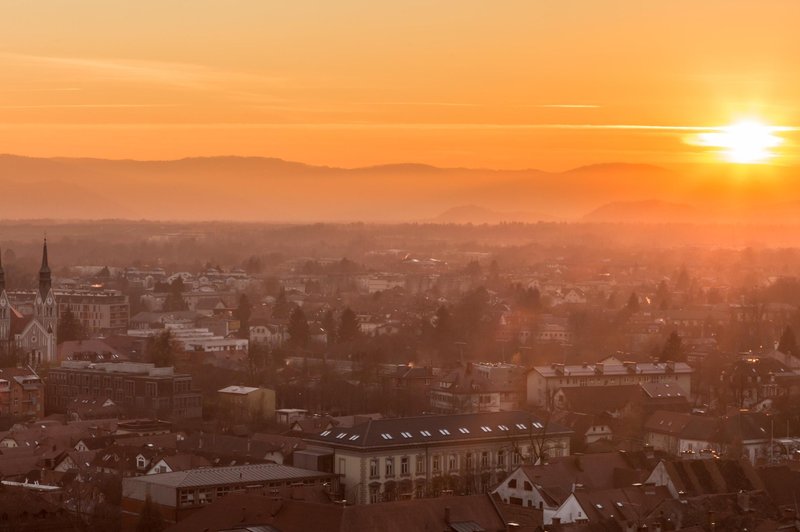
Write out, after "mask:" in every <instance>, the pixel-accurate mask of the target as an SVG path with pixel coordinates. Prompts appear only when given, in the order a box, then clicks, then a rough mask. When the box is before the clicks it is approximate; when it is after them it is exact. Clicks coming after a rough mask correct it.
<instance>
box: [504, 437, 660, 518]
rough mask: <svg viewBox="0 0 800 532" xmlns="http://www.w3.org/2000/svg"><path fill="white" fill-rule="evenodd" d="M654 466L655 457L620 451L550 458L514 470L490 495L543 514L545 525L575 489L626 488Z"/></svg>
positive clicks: (646, 474)
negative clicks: (546, 460) (543, 461)
mask: <svg viewBox="0 0 800 532" xmlns="http://www.w3.org/2000/svg"><path fill="white" fill-rule="evenodd" d="M656 463H657V460H656V459H655V456H653V457H652V458H650V457H648V455H646V454H644V453H626V452H622V451H615V452H609V453H596V454H587V455H571V456H564V457H559V458H553V459H550V460H549V461H548V462H547V463H546V464H537V465H522V466H520V467H518V468H517V469H515V470H514V471H513V472H512V473H511V474H510V475H509V476H508V477H507V478H506V479H505V480H503V481H502V482H501V483H500V484H499V485H498V486H497V488H495V490H494V492H493V493H494V494H495V495H497V496H498V497H499V498H500V500H501V501H502V502H504V503H506V504H512V505H517V506H522V507H526V508H534V509H539V510H541V511H543V513H544V514H543V519H544V523H545V524H548V523H550V521H551V519H552V517H553V515H554V514H555V512H556V510H557V509H558V508H559V507H560V506H561V505H562V504H563V503H564V502H565V501H566V500H567V498H568V497H569V496H570V494H572V493H573V492H575V491H576V489H584V490H607V489H612V488H622V487H626V486H630V485H632V484H634V483H637V482H641V481H642V480H644V479H645V478H646V477H647V476H648V475H649V473H650V472H651V471H652V468H653V466H654V465H655V464H656Z"/></svg>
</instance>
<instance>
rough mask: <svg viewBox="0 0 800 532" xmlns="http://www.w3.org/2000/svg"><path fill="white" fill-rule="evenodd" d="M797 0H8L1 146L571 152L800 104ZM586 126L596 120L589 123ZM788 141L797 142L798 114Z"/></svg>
mask: <svg viewBox="0 0 800 532" xmlns="http://www.w3.org/2000/svg"><path fill="white" fill-rule="evenodd" d="M798 21H800V2H797V1H796V0H759V1H752V0H747V1H744V0H741V1H740V0H702V1H698V0H670V1H647V2H641V1H634V0H624V1H613V0H558V1H545V0H504V1H502V2H486V1H473V0H450V1H444V0H441V1H435V2H431V1H429V0H427V1H421V0H420V1H417V0H403V1H402V2H375V1H374V0H373V1H370V0H359V1H357V0H337V1H329V0H318V1H314V2H310V1H300V0H292V1H290V2H286V1H280V2H279V1H272V0H213V1H212V0H171V1H168V2H165V1H163V0H154V1H144V0H139V1H137V2H114V1H109V0H81V1H80V2H75V1H74V0H41V1H36V2H31V1H27V0H6V1H4V2H3V8H2V16H0V95H2V98H0V152H4V153H15V154H23V155H34V156H92V157H110V158H136V159H153V158H158V159H163V158H178V157H185V156H195V155H222V154H237V155H264V156H274V157H281V158H285V159H291V160H298V161H303V162H308V163H314V164H329V165H337V166H362V165H371V164H380V163H389V162H412V161H413V162H424V163H430V164H436V165H443V166H470V167H495V168H523V167H537V168H543V169H564V168H568V167H572V166H577V165H580V164H587V163H595V162H606V161H626V162H652V163H657V164H673V163H683V162H690V161H698V160H701V161H707V160H710V159H711V155H709V154H708V153H707V151H708V150H707V149H705V148H702V147H698V146H690V145H688V144H687V143H686V142H685V141H684V139H685V137H686V132H684V131H680V130H674V129H660V128H653V129H645V128H630V129H615V128H610V127H607V126H614V125H642V126H679V127H684V126H717V125H721V124H726V123H729V122H731V121H734V120H736V119H739V118H741V117H757V118H760V119H761V120H763V121H765V122H767V123H770V124H777V125H782V126H795V125H797V124H800V116H799V115H800V38H798V36H797V23H798ZM587 126H591V127H587ZM783 136H784V138H785V142H784V144H783V145H782V146H781V147H780V151H779V156H778V157H777V158H776V159H774V161H775V162H778V163H781V164H796V163H798V162H800V159H798V157H797V156H795V155H793V154H794V153H796V151H797V150H796V147H797V142H798V141H800V135H798V134H797V133H795V132H788V133H785V134H783Z"/></svg>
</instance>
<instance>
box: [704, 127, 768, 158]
mask: <svg viewBox="0 0 800 532" xmlns="http://www.w3.org/2000/svg"><path fill="white" fill-rule="evenodd" d="M780 130H781V128H778V127H774V126H768V125H765V124H762V123H761V122H758V121H755V120H744V121H741V122H736V123H735V124H731V125H728V126H723V127H719V128H716V129H715V130H714V131H710V132H708V133H701V134H700V135H698V140H699V144H700V145H702V146H710V147H715V148H721V154H722V155H723V157H725V159H726V160H727V161H729V162H731V163H737V164H756V163H763V162H765V161H767V160H769V159H771V158H772V157H774V156H775V153H774V152H773V151H772V149H773V148H776V147H777V146H780V145H781V144H782V143H783V139H782V138H781V137H779V136H778V135H776V133H777V132H778V131H780Z"/></svg>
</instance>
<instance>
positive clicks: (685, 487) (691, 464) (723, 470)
mask: <svg viewBox="0 0 800 532" xmlns="http://www.w3.org/2000/svg"><path fill="white" fill-rule="evenodd" d="M662 463H663V465H664V468H665V470H666V472H667V474H668V475H669V477H670V480H672V484H673V485H674V486H675V489H676V490H678V491H682V492H684V493H686V494H687V496H690V497H691V496H698V495H713V494H724V493H738V492H740V491H757V490H763V489H764V483H763V482H762V481H761V479H760V478H759V477H758V475H757V474H756V472H755V469H753V466H752V465H751V464H750V462H748V461H747V460H730V459H713V460H711V459H709V460H664V461H663V462H662Z"/></svg>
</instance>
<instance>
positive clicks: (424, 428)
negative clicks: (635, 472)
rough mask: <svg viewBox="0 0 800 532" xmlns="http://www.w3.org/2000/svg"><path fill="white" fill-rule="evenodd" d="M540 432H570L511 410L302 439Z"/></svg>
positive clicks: (379, 441) (374, 441)
mask: <svg viewBox="0 0 800 532" xmlns="http://www.w3.org/2000/svg"><path fill="white" fill-rule="evenodd" d="M541 432H547V433H548V434H551V435H564V436H567V435H569V434H571V433H572V431H570V430H569V429H567V428H566V427H563V426H561V425H557V424H555V423H552V422H550V423H547V422H546V421H544V420H542V419H540V418H539V417H537V416H535V415H533V414H531V413H529V412H524V411H512V412H482V413H477V414H451V415H436V416H418V417H405V418H393V419H376V420H370V421H367V422H365V423H360V424H358V425H355V426H353V427H350V428H338V427H334V428H331V429H324V430H322V431H321V432H319V433H315V434H311V435H309V436H307V438H306V439H310V440H314V441H316V442H327V443H333V444H336V445H337V446H343V447H356V448H366V447H391V446H398V445H420V444H430V443H450V442H458V441H471V440H488V439H508V438H509V437H513V436H522V435H529V434H538V433H541Z"/></svg>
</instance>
